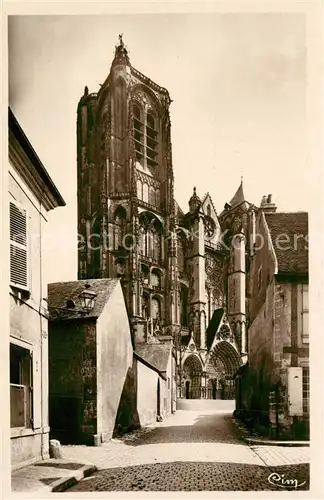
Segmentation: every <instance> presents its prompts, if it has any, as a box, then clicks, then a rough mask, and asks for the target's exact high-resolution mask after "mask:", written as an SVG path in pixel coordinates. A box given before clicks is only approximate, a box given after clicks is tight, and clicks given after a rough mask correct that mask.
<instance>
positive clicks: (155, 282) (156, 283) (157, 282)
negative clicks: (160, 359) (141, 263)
mask: <svg viewBox="0 0 324 500" xmlns="http://www.w3.org/2000/svg"><path fill="white" fill-rule="evenodd" d="M151 285H152V287H153V288H161V276H160V273H159V271H157V270H153V271H152V274H151Z"/></svg>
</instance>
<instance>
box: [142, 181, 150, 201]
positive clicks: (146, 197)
mask: <svg viewBox="0 0 324 500" xmlns="http://www.w3.org/2000/svg"><path fill="white" fill-rule="evenodd" d="M143 201H145V202H146V203H148V202H149V187H148V185H147V184H146V182H144V184H143Z"/></svg>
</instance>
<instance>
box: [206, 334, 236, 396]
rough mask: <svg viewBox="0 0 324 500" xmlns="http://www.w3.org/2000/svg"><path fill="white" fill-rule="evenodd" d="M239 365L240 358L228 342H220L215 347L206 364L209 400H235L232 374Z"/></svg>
mask: <svg viewBox="0 0 324 500" xmlns="http://www.w3.org/2000/svg"><path fill="white" fill-rule="evenodd" d="M241 364H242V360H241V357H240V355H239V353H238V351H237V350H236V349H235V348H234V347H233V345H231V344H230V342H227V341H221V342H218V343H217V344H216V345H215V347H214V348H213V349H212V351H211V353H210V357H209V361H208V364H207V377H209V380H208V383H207V388H208V391H207V397H208V398H209V399H235V381H234V374H235V372H236V370H237V369H238V368H239V367H240V366H241Z"/></svg>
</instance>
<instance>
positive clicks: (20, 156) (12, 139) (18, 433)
mask: <svg viewBox="0 0 324 500" xmlns="http://www.w3.org/2000/svg"><path fill="white" fill-rule="evenodd" d="M8 170H9V200H8V203H9V206H8V211H9V229H10V286H9V294H10V339H9V344H10V427H11V429H10V437H11V462H12V466H13V467H21V466H23V465H25V464H28V463H31V462H33V461H36V460H39V459H42V458H48V454H49V424H48V333H47V332H48V310H47V301H46V297H47V283H46V281H45V276H44V272H43V271H44V269H43V264H42V263H43V258H44V243H43V235H44V228H45V225H46V224H47V219H46V218H47V212H48V211H49V210H52V209H54V208H56V207H60V206H64V205H65V202H64V200H63V198H62V196H61V195H60V193H59V191H58V190H57V188H56V186H55V185H54V183H53V181H52V180H51V178H50V176H49V174H48V173H47V171H46V170H45V168H44V165H43V164H42V162H41V161H40V159H39V158H38V156H37V154H36V152H35V151H34V149H33V147H32V145H31V144H30V142H29V140H28V139H27V137H26V135H25V134H24V132H23V130H22V129H21V127H20V125H19V123H18V121H17V120H16V118H15V116H14V114H13V113H12V111H11V110H10V109H9V168H8ZM8 254H9V248H8Z"/></svg>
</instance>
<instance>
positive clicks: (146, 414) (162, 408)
mask: <svg viewBox="0 0 324 500" xmlns="http://www.w3.org/2000/svg"><path fill="white" fill-rule="evenodd" d="M48 303H49V310H50V322H49V396H50V397H49V412H50V420H49V421H50V428H51V431H50V433H51V437H53V438H55V439H59V440H60V441H61V442H62V443H68V444H71V443H72V444H80V443H84V444H92V445H99V444H101V443H102V442H105V441H108V440H109V439H111V438H112V437H113V435H114V434H115V433H116V434H120V433H122V432H124V431H129V430H131V429H136V428H138V427H140V426H145V425H147V424H150V423H152V422H156V418H157V416H158V417H165V416H166V415H168V414H170V413H171V387H170V380H171V377H172V373H171V370H172V366H171V350H170V347H169V348H168V346H165V345H162V346H160V345H157V346H156V347H157V348H160V349H158V352H155V357H158V359H157V360H153V363H150V359H149V357H148V356H147V355H146V353H145V352H143V351H140V352H135V353H134V350H133V342H132V338H131V331H130V325H129V320H128V315H127V310H126V306H125V300H124V297H123V292H122V288H121V285H120V280H119V279H90V280H86V281H82V280H79V281H70V282H60V283H51V284H50V285H49V288H48ZM161 348H162V349H161ZM150 354H151V353H150Z"/></svg>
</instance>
